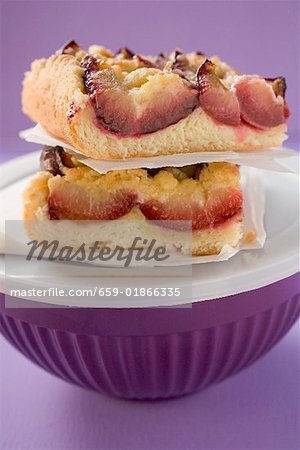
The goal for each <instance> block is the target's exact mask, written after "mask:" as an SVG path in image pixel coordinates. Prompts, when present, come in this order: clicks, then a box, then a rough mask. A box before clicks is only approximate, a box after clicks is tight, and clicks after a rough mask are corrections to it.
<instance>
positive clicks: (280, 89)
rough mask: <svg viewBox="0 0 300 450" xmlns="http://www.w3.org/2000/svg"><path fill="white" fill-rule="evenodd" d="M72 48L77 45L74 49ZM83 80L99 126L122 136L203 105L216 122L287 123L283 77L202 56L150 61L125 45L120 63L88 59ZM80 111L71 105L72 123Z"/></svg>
mask: <svg viewBox="0 0 300 450" xmlns="http://www.w3.org/2000/svg"><path fill="white" fill-rule="evenodd" d="M71 47H72V46H71ZM81 67H82V68H83V69H84V75H83V82H84V86H85V90H86V93H87V94H89V97H90V103H91V105H92V106H93V108H94V111H95V123H96V124H97V126H98V127H99V128H102V129H105V130H107V131H108V132H111V133H115V134H119V135H120V136H139V135H142V134H148V133H153V132H156V131H159V130H161V129H164V128H166V127H168V126H170V125H173V124H175V123H177V122H178V121H180V120H181V119H184V118H186V117H187V116H189V115H190V114H191V113H192V112H193V111H194V110H195V109H196V108H197V107H200V108H201V109H202V110H204V111H205V113H206V114H208V115H209V116H210V117H211V118H212V119H214V120H215V121H216V122H218V123H220V124H224V125H228V126H239V125H240V124H241V123H242V122H243V123H246V124H248V125H251V126H253V127H256V128H259V129H266V128H271V127H275V126H277V125H279V124H282V123H284V122H285V120H286V119H287V117H289V110H288V107H287V104H286V103H285V101H284V95H285V91H286V83H285V79H284V78H283V77H277V78H266V79H262V78H259V77H257V76H241V77H239V76H238V75H237V73H236V71H235V70H233V69H231V68H230V67H229V66H227V64H225V63H222V61H220V60H219V58H217V57H214V58H213V62H212V61H210V60H209V59H207V58H206V57H205V56H204V55H203V54H202V52H196V53H189V54H185V53H183V52H182V51H181V50H175V51H174V52H173V53H172V54H171V55H170V56H167V55H166V54H164V53H160V54H159V55H158V56H157V58H156V59H155V58H149V59H147V58H145V57H144V56H141V55H138V54H134V53H133V52H132V51H131V50H129V49H128V48H126V47H124V48H121V49H120V50H119V51H118V52H117V53H116V54H115V60H113V61H111V57H109V58H106V57H105V56H103V58H102V57H101V59H96V58H95V57H94V56H91V55H88V54H87V55H86V56H84V58H83V59H82V61H81ZM78 110H79V107H78V106H76V105H75V104H73V105H71V107H70V111H69V116H68V118H69V120H72V119H73V117H74V115H75V114H76V113H77V111H78Z"/></svg>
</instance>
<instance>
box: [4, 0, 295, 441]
mask: <svg viewBox="0 0 300 450" xmlns="http://www.w3.org/2000/svg"><path fill="white" fill-rule="evenodd" d="M1 22H2V23H1V45H2V61H3V63H2V66H1V70H2V74H1V75H2V92H1V94H2V95H1V116H2V122H1V136H2V157H3V159H9V158H11V157H13V156H15V155H20V154H23V153H26V152H28V151H32V150H36V149H37V148H38V147H37V146H36V145H34V144H27V143H24V142H22V141H19V140H18V138H17V133H18V131H19V130H20V129H23V128H26V127H28V126H30V125H31V122H30V121H29V120H28V119H27V118H26V117H25V116H23V115H22V112H21V109H20V89H21V82H22V78H23V73H24V72H25V70H27V69H28V68H29V66H30V62H31V61H32V60H33V59H35V58H38V57H42V56H48V55H50V54H51V53H53V51H54V50H55V49H57V48H58V47H60V46H61V44H62V43H63V42H64V41H66V40H68V39H69V38H75V39H76V40H78V42H79V43H80V44H81V45H82V46H84V47H87V46H88V45H89V44H91V43H101V44H103V45H105V46H107V47H109V48H111V49H112V50H116V49H118V48H119V47H120V46H123V45H127V46H128V47H129V48H132V49H133V50H135V51H137V52H143V53H158V52H159V51H161V50H166V51H171V50H172V49H173V48H174V47H181V48H183V49H184V50H186V51H191V50H194V49H196V50H202V51H204V52H206V53H207V54H208V55H210V54H219V55H220V56H221V57H222V58H223V59H224V60H225V61H227V62H229V63H231V64H232V65H234V66H236V67H238V68H239V69H240V70H241V71H242V72H248V73H255V72H257V73H259V74H262V75H265V76H270V77H272V76H277V75H285V76H286V78H287V83H288V92H287V98H288V102H289V105H290V108H291V110H292V113H293V115H292V117H291V119H290V121H289V129H290V135H291V138H292V139H291V140H290V141H289V145H290V146H294V147H295V146H296V142H297V141H296V134H297V131H298V128H297V127H298V124H299V105H298V98H299V3H298V2H297V1H249V2H245V1H232V2H230V1H221V2H217V1H212V2H210V3H208V2H203V1H198V2H170V1H163V2H162V1H160V2H159V1H157V2H144V1H141V2H139V3H137V2H127V1H124V2H81V1H77V2H73V1H68V2H62V1H60V2H55V1H51V2H49V1H46V2H45V1H39V2H28V1H21V2H16V1H9V2H8V1H7V2H5V1H2V3H1ZM299 331H300V330H299V321H298V323H297V324H296V325H295V326H294V328H293V330H292V331H291V332H290V333H289V334H288V335H287V337H286V338H285V339H284V340H283V341H282V342H281V343H280V344H278V345H277V346H276V348H275V349H273V350H272V351H271V352H270V353H269V354H268V355H267V356H266V357H264V358H263V359H261V360H259V361H258V362H257V363H256V364H254V365H253V366H252V367H250V368H249V369H247V370H245V371H243V372H241V373H240V374H239V375H237V376H235V377H233V378H231V379H229V380H227V381H225V382H223V383H221V384H219V385H216V386H213V387H211V388H210V389H208V390H206V391H204V392H202V393H198V394H195V395H192V396H189V397H186V398H183V399H179V400H172V401H165V402H161V403H137V402H125V401H119V400H115V399H112V398H108V397H104V396H101V395H99V394H96V393H93V392H87V391H83V390H81V389H80V388H77V387H74V386H71V385H68V384H66V383H64V382H63V381H61V380H58V379H56V378H54V377H53V376H51V375H49V374H47V373H46V372H44V371H43V370H41V369H40V368H38V367H35V366H34V365H33V364H32V363H30V362H29V361H27V360H26V358H24V357H23V356H22V355H20V354H19V353H18V352H17V351H16V350H14V349H13V348H12V347H11V346H9V345H8V344H7V343H6V342H5V341H4V340H3V338H2V337H0V348H1V351H0V365H1V379H0V398H1V404H0V447H1V450H16V449H24V450H25V449H26V450H29V449H30V450H37V449H38V450H44V449H51V450H59V449H67V448H70V449H72V450H76V449H82V450H87V449H99V450H100V449H101V450H127V449H128V450H160V449H172V450H177V449H178V450H194V449H195V450H223V449H224V450H225V449H228V450H260V449H261V450H297V449H299V448H300V435H299V425H298V421H299V416H300V409H299V394H300V393H299V379H300V364H299V363H300V361H299Z"/></svg>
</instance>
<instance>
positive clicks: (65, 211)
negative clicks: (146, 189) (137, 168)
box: [48, 182, 137, 220]
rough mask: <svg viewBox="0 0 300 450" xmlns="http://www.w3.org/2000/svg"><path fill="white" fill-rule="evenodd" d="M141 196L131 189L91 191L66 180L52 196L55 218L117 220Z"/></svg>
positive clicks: (52, 211) (51, 214) (50, 205)
mask: <svg viewBox="0 0 300 450" xmlns="http://www.w3.org/2000/svg"><path fill="white" fill-rule="evenodd" d="M136 202H137V195H136V194H135V193H132V192H130V191H128V192H125V191H116V192H114V193H112V192H107V193H103V192H101V195H99V193H97V191H95V190H88V189H87V188H84V187H83V186H82V185H79V184H76V183H68V182H65V183H62V184H60V185H59V186H58V187H56V188H55V189H54V190H53V191H52V192H50V194H49V197H48V206H49V215H50V218H51V219H72V220H115V219H118V218H119V217H122V216H124V215H125V214H127V213H129V212H130V211H131V209H132V208H133V206H134V205H135V203H136Z"/></svg>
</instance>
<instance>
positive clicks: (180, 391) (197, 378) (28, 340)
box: [0, 274, 300, 399]
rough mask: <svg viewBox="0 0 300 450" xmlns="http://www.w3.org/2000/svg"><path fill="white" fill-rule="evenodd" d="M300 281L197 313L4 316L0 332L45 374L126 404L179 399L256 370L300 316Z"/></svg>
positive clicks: (57, 311)
mask: <svg viewBox="0 0 300 450" xmlns="http://www.w3.org/2000/svg"><path fill="white" fill-rule="evenodd" d="M299 291H300V289H299V277H298V274H296V275H293V276H291V277H289V278H286V279H284V280H281V281H279V282H277V283H274V284H272V285H269V286H266V287H264V288H261V289H257V290H254V291H250V292H247V293H243V294H239V295H234V296H230V297H224V298H222V299H218V300H212V301H206V302H196V303H194V304H193V307H192V308H153V309H152V308H141V309H138V308H132V309H108V308H103V309H88V308H84V309H73V308H72V309H71V308H34V309H32V308H16V309H13V308H11V309H5V305H4V297H3V296H2V299H1V303H0V330H1V332H2V334H3V335H4V336H5V337H6V338H7V340H8V341H10V342H11V343H12V344H13V345H14V346H15V347H17V348H18V349H19V350H20V351H21V352H22V353H24V354H25V355H26V356H27V357H28V358H30V359H31V360H32V361H34V362H35V363H37V364H39V365H40V366H41V367H43V368H44V369H46V370H48V371H49V372H52V373H54V374H55V375H57V376H59V377H61V378H63V379H65V380H68V381H71V382H73V383H76V384H78V385H80V386H83V387H86V388H90V389H95V390H97V391H99V392H102V393H106V394H111V395H115V396H118V397H124V398H128V399H158V398H168V397H176V396H180V395H185V394H189V393H191V392H194V391H196V390H199V389H203V388H204V387H206V386H208V385H209V384H211V383H214V382H217V381H220V380H222V379H224V378H226V377H228V376H229V375H232V374H234V373H236V372H238V371H239V370H241V369H242V368H244V367H246V366H247V365H249V364H251V363H252V362H253V361H255V360H256V359H257V358H259V357H260V356H261V355H263V354H264V353H266V352H267V351H268V350H269V349H270V348H271V347H272V346H273V345H274V344H275V343H276V342H278V341H279V340H280V339H281V338H282V337H283V336H284V334H285V333H286V332H287V331H288V329H289V328H290V327H291V325H292V324H293V323H294V322H295V320H296V319H297V318H298V317H299V315H300V295H299Z"/></svg>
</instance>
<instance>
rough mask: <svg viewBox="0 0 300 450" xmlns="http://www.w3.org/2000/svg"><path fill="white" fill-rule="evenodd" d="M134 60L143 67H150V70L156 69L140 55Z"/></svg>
mask: <svg viewBox="0 0 300 450" xmlns="http://www.w3.org/2000/svg"><path fill="white" fill-rule="evenodd" d="M136 58H137V60H138V61H139V63H141V65H142V66H143V67H150V68H154V67H156V65H155V64H154V63H153V62H151V61H149V59H146V58H144V57H143V56H141V55H136Z"/></svg>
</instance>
